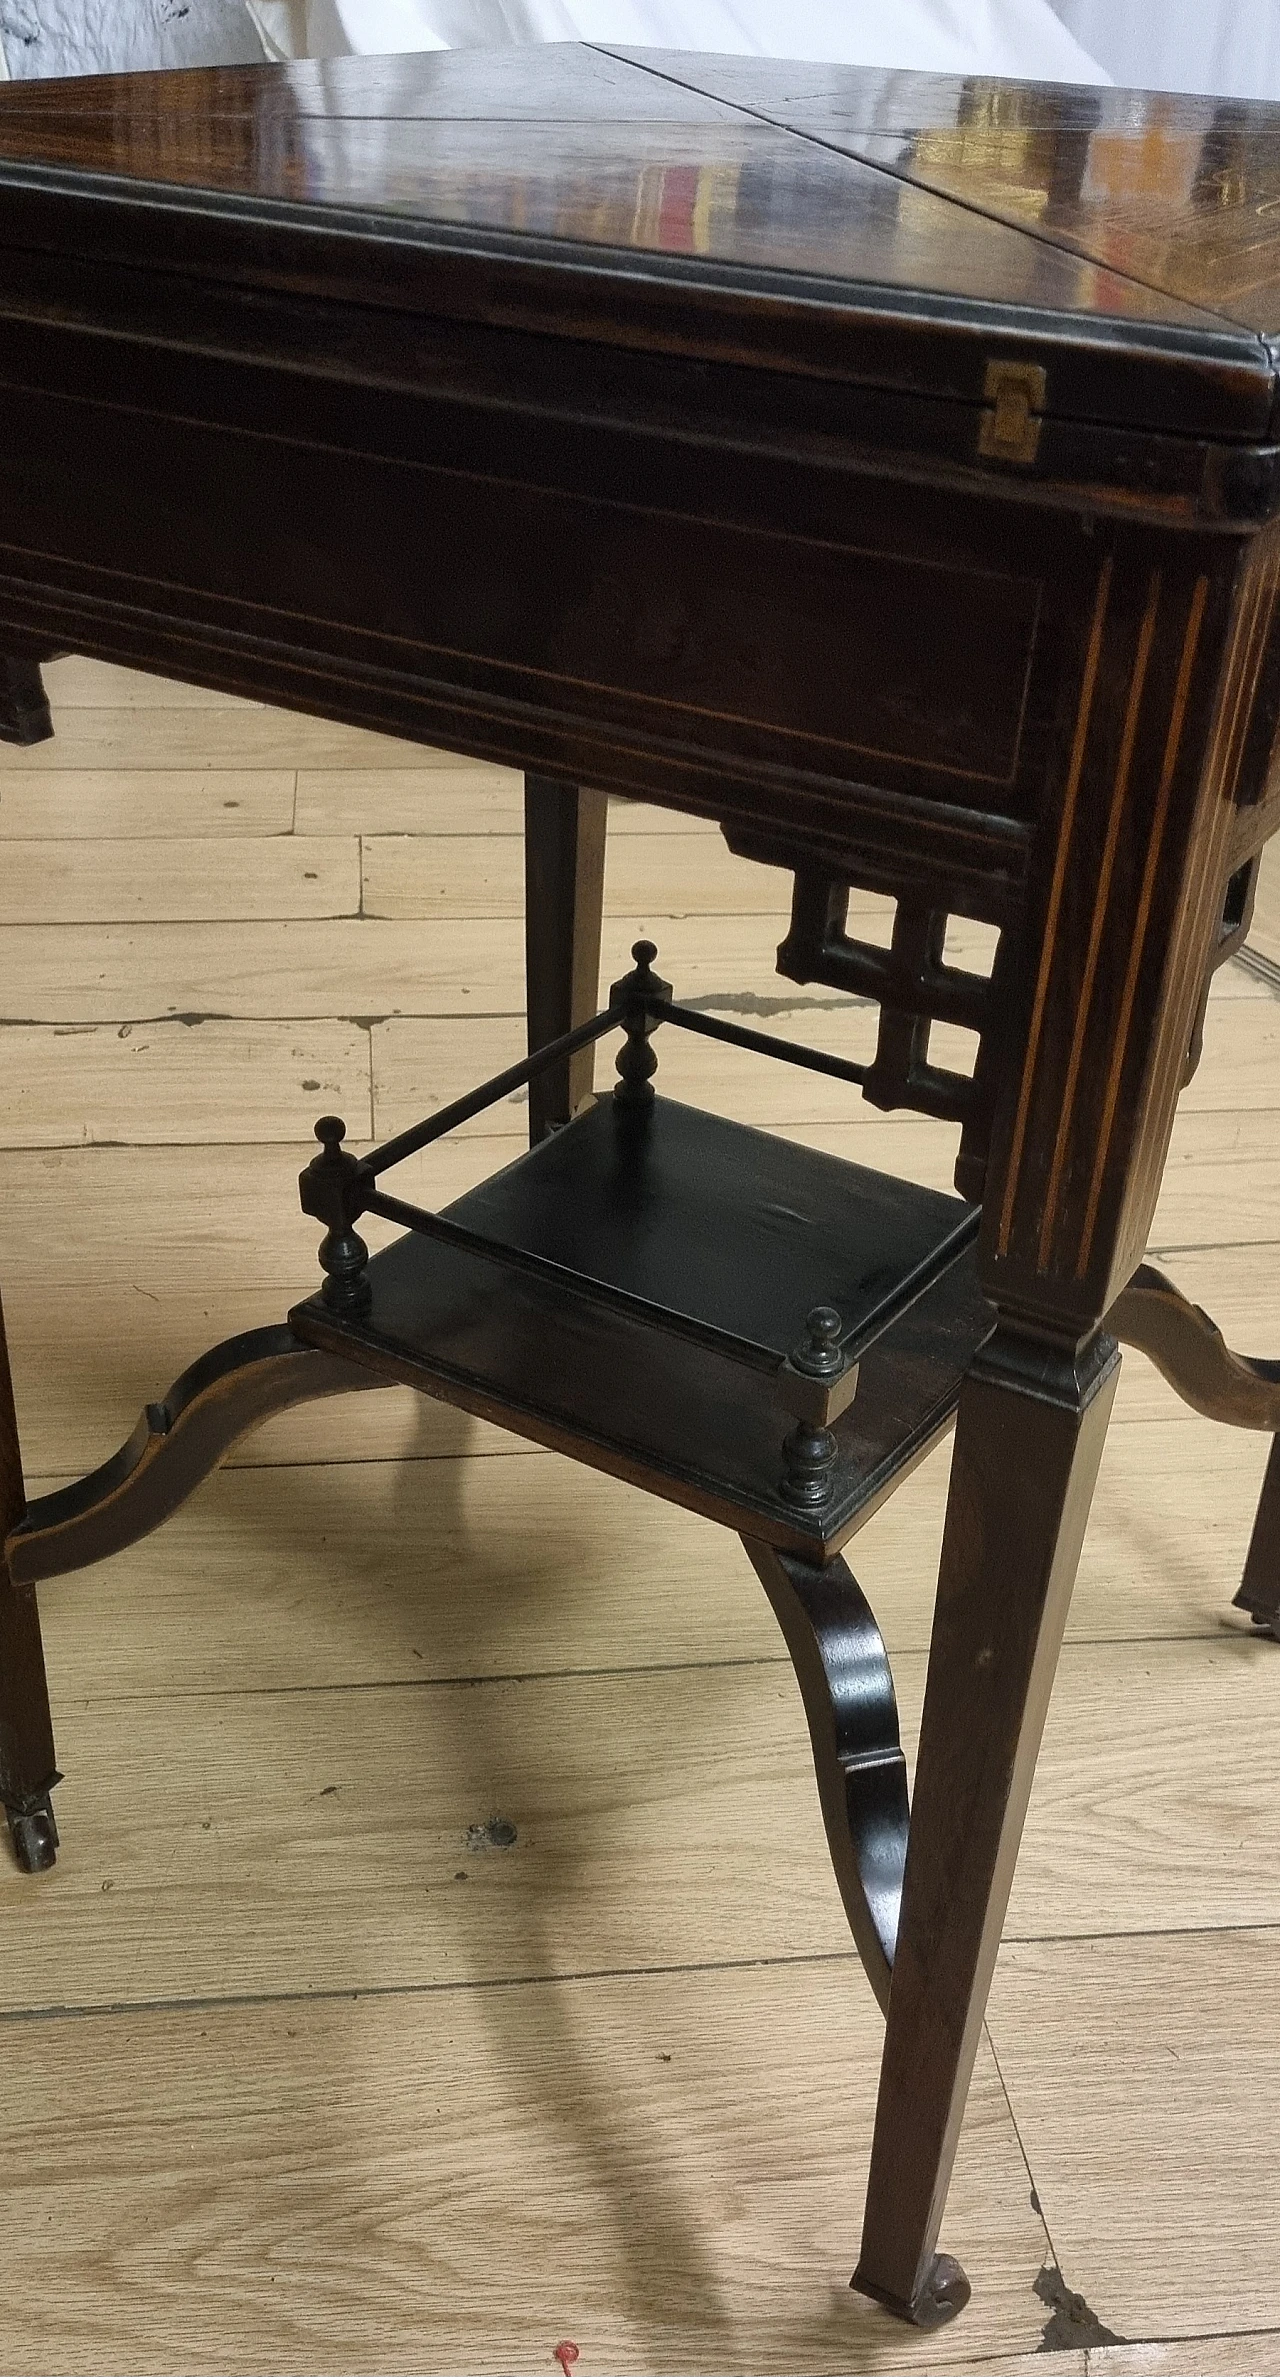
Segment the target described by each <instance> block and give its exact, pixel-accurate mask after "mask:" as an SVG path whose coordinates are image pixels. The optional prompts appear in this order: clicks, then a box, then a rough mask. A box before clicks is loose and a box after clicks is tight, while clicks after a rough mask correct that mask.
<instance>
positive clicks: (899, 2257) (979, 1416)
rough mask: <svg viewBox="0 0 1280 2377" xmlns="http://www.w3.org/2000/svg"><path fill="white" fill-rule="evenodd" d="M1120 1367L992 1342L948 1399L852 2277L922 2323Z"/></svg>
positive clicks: (1104, 1352) (949, 2285)
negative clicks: (898, 1898)
mask: <svg viewBox="0 0 1280 2377" xmlns="http://www.w3.org/2000/svg"><path fill="white" fill-rule="evenodd" d="M1118 1369H1119V1358H1118V1355H1117V1351H1116V1346H1115V1341H1114V1339H1112V1338H1109V1337H1106V1336H1102V1335H1100V1336H1098V1337H1095V1338H1094V1339H1093V1340H1092V1342H1091V1343H1090V1344H1089V1345H1088V1346H1087V1347H1086V1348H1085V1349H1084V1351H1083V1353H1082V1355H1081V1356H1080V1358H1079V1359H1077V1358H1076V1357H1075V1355H1074V1354H1066V1353H1064V1352H1063V1351H1062V1350H1061V1349H1060V1348H1059V1347H1055V1346H1054V1345H1053V1344H1052V1343H1051V1342H1050V1341H1047V1340H1043V1339H1036V1338H1033V1337H1029V1336H1025V1335H1019V1334H1018V1333H1016V1332H1015V1331H1013V1330H1008V1329H1006V1330H1002V1331H1001V1332H999V1333H998V1334H997V1336H996V1337H995V1338H993V1339H992V1340H990V1341H989V1343H988V1344H987V1346H986V1347H985V1348H984V1349H983V1351H982V1352H981V1353H980V1354H979V1355H978V1356H977V1357H976V1359H975V1361H974V1364H973V1367H972V1369H971V1370H970V1373H969V1376H968V1377H967V1379H966V1380H965V1384H964V1386H963V1388H962V1390H961V1396H960V1412H959V1418H958V1422H957V1429H956V1443H955V1452H954V1456H953V1461H952V1480H951V1492H950V1498H949V1501H948V1505H947V1524H946V1534H945V1536H944V1539H943V1546H942V1568H941V1574H940V1578H939V1583H938V1601H937V1607H936V1611H935V1614H934V1623H933V1640H932V1643H931V1645H930V1650H929V1670H928V1680H927V1682H926V1685H925V1707H924V1714H923V1718H922V1721H921V1731H920V1750H919V1755H918V1757H917V1760H916V1776H915V1790H914V1795H913V1805H912V1815H911V1833H910V1840H909V1843H908V1847H907V1862H906V1874H905V1877H904V1882H903V1893H902V1914H901V1919H900V1924H899V1930H898V1945H897V1954H896V1957H895V1959H894V1966H893V1983H892V1987H891V1989H890V1993H889V2018H888V2029H887V2032H886V2037H885V2052H884V2063H883V2066H882V2069H881V2078H880V2095H879V2100H878V2103H877V2107H876V2127H875V2138H874V2142H873V2145H872V2153H871V2176H870V2180H869V2183H868V2191H867V2210H866V2220H865V2224H864V2227H863V2232H862V2251H861V2255H860V2258H859V2263H858V2269H857V2274H856V2276H855V2278H854V2284H855V2286H858V2287H860V2288H861V2289H862V2291H863V2292H864V2293H867V2294H871V2295H874V2296H875V2298H876V2300H877V2301H879V2302H882V2303H884V2304H886V2305H887V2306H888V2307H889V2308H890V2309H892V2310H894V2311H897V2312H898V2313H899V2314H900V2315H901V2316H903V2317H905V2318H909V2319H914V2320H915V2321H916V2322H917V2323H918V2324H920V2325H922V2326H931V2325H934V2324H937V2323H938V2321H939V2319H940V2318H943V2317H947V2316H950V2315H951V2314H952V2313H953V2312H954V2311H955V2310H957V2309H959V2308H960V2307H961V2302H960V2301H957V2299H956V2296H957V2292H958V2289H957V2284H956V2278H955V2265H954V2264H951V2265H949V2266H948V2267H947V2268H946V2269H945V2270H943V2271H941V2272H940V2271H939V2270H938V2269H937V2267H936V2264H935V2259H934V2255H935V2248H936V2245H937V2238H938V2229H939V2225H940V2222H941V2218H942V2211H943V2205H944V2203H945V2200H946V2191H947V2185H948V2181H949V2179H950V2175H951V2164H952V2160H953V2157H954V2154H955V2147H956V2140H957V2138H958V2136H959V2131H960V2121H961V2117H962V2114H963V2111H964V2101H965V2096H966V2094H967V2091H968V2086H969V2078H970V2074H971V2072H972V2069H973V2059H974V2055H975V2053H976V2051H977V2045H978V2036H979V2032H980V2030H981V2027H982V2016H983V2011H984V2008H985V2005H986V1999H987V1990H988V1986H989V1984H990V1980H991V1974H992V1971H993V1969H994V1966H995V1959H996V1950H997V1948H998V1947H999V1944H1000V1927H1001V1924H1002V1922H1003V1920H1004V1911H1005V1906H1006V1904H1007V1901H1008V1896H1009V1887H1010V1884H1011V1882H1012V1880H1013V1869H1014V1863H1015V1861H1016V1858H1017V1854H1018V1843H1019V1840H1020V1838H1021V1834H1022V1823H1023V1817H1024V1816H1025V1813H1026V1807H1027V1800H1028V1798H1029V1796H1030V1792H1031V1780H1032V1776H1033V1773H1034V1771H1035V1762H1036V1753H1037V1751H1038V1749H1039V1746H1040V1735H1041V1732H1042V1729H1043V1726H1044V1719H1045V1713H1046V1711H1047V1709H1048V1705H1049V1693H1050V1689H1051V1686H1052V1683H1053V1674H1054V1669H1055V1666H1056V1664H1057V1657H1058V1647H1059V1644H1060V1642H1061V1639H1062V1630H1063V1627H1064V1625H1065V1623H1066V1616H1067V1608H1068V1605H1069V1602H1070V1599H1071V1589H1072V1586H1073V1584H1074V1582H1075V1573H1076V1564H1077V1561H1078V1559H1079V1555H1080V1545H1081V1541H1082V1539H1083V1536H1084V1529H1085V1521H1086V1519H1087V1517H1088V1515H1089V1504H1090V1500H1091V1498H1092V1494H1093V1486H1094V1480H1095V1477H1096V1474H1097V1468H1098V1462H1099V1460H1100V1458H1101V1455H1102V1445H1103V1438H1104V1436H1105V1434H1106V1426H1107V1420H1108V1417H1109V1415H1110V1409H1111V1402H1112V1397H1113V1395H1114V1392H1115V1382H1116V1377H1117V1374H1118ZM965 2292H967V2288H966V2289H965ZM962 2300H963V2297H961V2301H962Z"/></svg>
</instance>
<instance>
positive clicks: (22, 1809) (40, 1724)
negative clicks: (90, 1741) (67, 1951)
mask: <svg viewBox="0 0 1280 2377" xmlns="http://www.w3.org/2000/svg"><path fill="white" fill-rule="evenodd" d="M26 1507H27V1501H26V1490H25V1487H24V1484H23V1477H22V1454H21V1451H20V1448H19V1444H18V1422H17V1417H16V1414H15V1412H14V1407H13V1382H12V1379H11V1377H10V1373H9V1353H8V1347H7V1345H6V1343H5V1334H4V1315H3V1313H2V1312H0V1544H3V1542H4V1541H6V1540H7V1538H8V1536H9V1535H10V1534H11V1532H12V1530H13V1529H14V1528H15V1527H16V1526H17V1524H18V1522H19V1520H20V1519H21V1518H22V1517H23V1516H24V1515H25V1512H26ZM61 1780H62V1777H61V1776H60V1774H59V1773H58V1769H57V1763H56V1760H55V1757H54V1748H53V1720H52V1718H51V1716H50V1713H49V1687H48V1683H47V1681H46V1678H45V1667H44V1646H43V1644H42V1642H41V1639H40V1616H39V1612H38V1610H37V1608H36V1596H35V1588H34V1586H33V1585H16V1584H15V1583H14V1581H13V1577H12V1574H11V1572H10V1568H9V1563H8V1560H7V1558H6V1557H4V1555H3V1553H0V1799H3V1801H4V1806H5V1812H6V1814H7V1816H8V1820H9V1832H10V1837H11V1839H12V1841H13V1847H14V1854H15V1855H16V1857H17V1860H18V1863H19V1865H21V1866H22V1867H23V1868H24V1870H25V1871H26V1872H27V1873H41V1872H43V1871H44V1870H45V1869H46V1868H47V1867H49V1866H51V1865H52V1864H53V1863H54V1859H55V1856H56V1852H57V1847H58V1827H57V1824H56V1823H55V1821H54V1815H53V1807H52V1804H51V1801H50V1797H49V1794H50V1792H51V1791H52V1790H53V1787H54V1785H55V1783H59V1782H61Z"/></svg>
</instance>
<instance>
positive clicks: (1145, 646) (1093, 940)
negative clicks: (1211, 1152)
mask: <svg viewBox="0 0 1280 2377" xmlns="http://www.w3.org/2000/svg"><path fill="white" fill-rule="evenodd" d="M1159 607H1160V572H1159V570H1153V571H1152V573H1151V577H1150V580H1149V581H1148V585H1147V607H1146V609H1145V611H1144V612H1143V615H1142V626H1141V628H1140V629H1139V631H1138V649H1137V653H1136V655H1135V658H1134V664H1133V680H1132V683H1131V684H1130V687H1129V699H1128V701H1127V703H1126V705H1125V713H1124V727H1123V729H1122V731H1121V736H1120V750H1119V755H1118V757H1117V760H1116V772H1115V776H1114V778H1113V780H1112V786H1111V810H1110V814H1109V816H1108V818H1107V838H1106V842H1105V844H1104V846H1103V852H1102V864H1101V866H1100V868H1099V870H1098V887H1097V891H1096V893H1095V894H1094V902H1093V915H1092V917H1091V918H1090V921H1089V944H1088V948H1087V951H1086V953H1085V962H1084V978H1083V980H1082V982H1081V985H1080V995H1079V998H1078V1000H1077V1003H1076V1020H1075V1028H1074V1030H1073V1032H1072V1035H1071V1053H1070V1056H1069V1057H1068V1059H1067V1077H1066V1081H1065V1084H1064V1086H1063V1092H1062V1111H1061V1113H1060V1114H1059V1117H1058V1131H1057V1137H1056V1138H1055V1140H1054V1143H1053V1161H1052V1163H1051V1165H1050V1167H1049V1185H1048V1189H1047V1191H1046V1194H1045V1201H1044V1212H1043V1214H1042V1215H1041V1217H1040V1247H1039V1255H1038V1259H1037V1266H1036V1267H1037V1269H1038V1270H1040V1271H1044V1270H1046V1269H1047V1268H1048V1263H1049V1247H1050V1244H1051V1241H1052V1238H1053V1225H1054V1223H1055V1221H1056V1220H1057V1218H1058V1200H1059V1198H1060V1197H1061V1194H1062V1182H1063V1175H1064V1173H1065V1170H1066V1162H1067V1150H1068V1147H1069V1145H1070V1140H1071V1124H1072V1120H1073V1118H1074V1114H1075V1102H1076V1090H1077V1087H1078V1085H1079V1080H1080V1066H1081V1063H1082V1061H1083V1058H1084V1044H1085V1035H1086V1033H1087V1031H1088V1028H1089V1016H1090V1011H1091V1009H1092V1006H1093V992H1094V985H1095V982H1096V981H1097V974H1098V957H1099V954H1100V951H1101V948H1102V935H1103V929H1104V927H1105V925H1106V921H1107V910H1108V908H1109V906H1110V903H1111V878H1112V875H1113V874H1114V872H1115V863H1116V849H1117V846H1118V843H1119V840H1120V826H1121V823H1122V820H1123V817H1124V811H1125V804H1126V802H1127V800H1128V797H1129V775H1130V770H1131V768H1132V766H1133V747H1134V744H1135V742H1136V741H1137V736H1138V718H1139V714H1140V712H1141V709H1142V694H1143V688H1144V687H1145V685H1146V681H1147V669H1148V667H1149V665H1150V661H1151V646H1152V643H1153V641H1154V638H1155V632H1156V614H1157V611H1158V610H1159Z"/></svg>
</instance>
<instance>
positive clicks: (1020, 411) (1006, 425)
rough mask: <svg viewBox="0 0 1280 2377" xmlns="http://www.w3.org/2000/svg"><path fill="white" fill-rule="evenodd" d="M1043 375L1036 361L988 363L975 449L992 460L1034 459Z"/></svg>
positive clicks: (1032, 460) (1038, 437) (1043, 383)
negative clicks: (983, 403)
mask: <svg viewBox="0 0 1280 2377" xmlns="http://www.w3.org/2000/svg"><path fill="white" fill-rule="evenodd" d="M1045 386H1046V382H1045V375H1044V372H1043V371H1042V369H1041V367H1040V365H1039V364H1038V363H989V364H988V365H987V376H986V379H985V380H984V382H983V387H982V393H983V395H984V396H985V398H986V400H987V401H986V404H985V406H984V407H983V412H982V423H981V427H980V428H979V431H978V452H979V453H980V454H986V455H989V456H990V457H991V459H992V460H993V461H995V462H1034V461H1035V458H1036V448H1037V446H1038V445H1039V443H1040V417H1041V414H1042V413H1043V411H1044V400H1045Z"/></svg>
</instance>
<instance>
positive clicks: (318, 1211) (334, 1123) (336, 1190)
mask: <svg viewBox="0 0 1280 2377" xmlns="http://www.w3.org/2000/svg"><path fill="white" fill-rule="evenodd" d="M346 1135H347V1126H346V1124H345V1123H344V1122H343V1121H342V1119H341V1117H340V1116H339V1115H336V1114H322V1115H321V1117H320V1120H319V1122H318V1123H317V1124H316V1137H317V1139H318V1140H319V1141H320V1149H321V1152H320V1154H319V1155H316V1156H313V1157H312V1158H311V1161H310V1163H309V1164H308V1165H307V1167H306V1170H305V1171H304V1172H303V1173H302V1174H301V1175H300V1177H299V1181H298V1193H299V1196H300V1197H301V1200H302V1210H303V1212H304V1213H309V1214H310V1215H311V1216H312V1219H313V1220H314V1221H320V1222H324V1223H325V1225H326V1228H325V1235H324V1237H323V1238H322V1240H321V1242H320V1268H321V1270H322V1271H323V1272H324V1274H325V1279H324V1284H323V1286H322V1288H321V1290H320V1293H321V1295H322V1297H323V1298H324V1301H325V1303H326V1304H328V1305H329V1306H330V1307H331V1308H332V1310H333V1311H334V1312H343V1313H357V1312H363V1311H364V1310H365V1309H366V1307H367V1306H368V1303H369V1300H370V1297H371V1296H372V1293H373V1290H372V1289H371V1287H370V1285H369V1280H368V1275H367V1273H366V1270H365V1266H366V1264H367V1263H368V1260H369V1249H368V1247H367V1246H366V1245H365V1242H364V1240H363V1238H361V1237H359V1236H358V1234H357V1232H356V1228H355V1223H356V1220H357V1218H358V1216H359V1215H360V1214H361V1213H362V1212H363V1211H364V1203H363V1198H362V1195H361V1184H360V1179H359V1173H360V1166H359V1164H358V1162H357V1160H356V1158H355V1157H354V1156H353V1155H349V1154H348V1152H347V1150H346V1149H345V1148H344V1146H343V1144H342V1142H343V1140H344V1139H345V1138H346Z"/></svg>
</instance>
